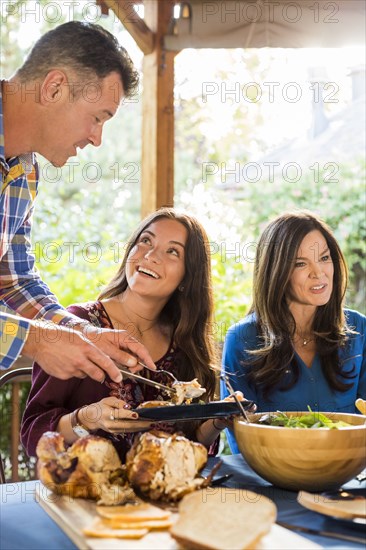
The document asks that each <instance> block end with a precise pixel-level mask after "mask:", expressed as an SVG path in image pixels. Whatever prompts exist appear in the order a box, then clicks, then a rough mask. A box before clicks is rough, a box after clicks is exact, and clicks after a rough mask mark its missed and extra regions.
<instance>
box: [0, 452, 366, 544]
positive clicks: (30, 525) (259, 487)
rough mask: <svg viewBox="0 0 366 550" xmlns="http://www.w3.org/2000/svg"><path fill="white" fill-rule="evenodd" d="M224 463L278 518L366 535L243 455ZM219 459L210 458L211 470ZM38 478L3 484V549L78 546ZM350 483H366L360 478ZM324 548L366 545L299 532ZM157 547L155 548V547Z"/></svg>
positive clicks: (227, 458)
mask: <svg viewBox="0 0 366 550" xmlns="http://www.w3.org/2000/svg"><path fill="white" fill-rule="evenodd" d="M221 458H222V459H223V464H222V466H221V468H220V470H219V472H218V474H217V475H225V474H233V477H232V478H231V479H230V480H228V481H227V482H226V483H225V486H223V487H219V488H217V489H216V490H219V491H225V490H230V488H232V487H235V488H240V489H243V490H245V489H248V490H252V491H254V492H256V493H259V494H263V495H266V496H267V497H269V498H270V499H272V500H273V501H274V502H275V503H276V506H277V509H278V520H279V521H283V522H286V523H289V524H293V525H301V526H304V527H311V528H312V529H321V530H326V531H331V532H337V533H343V534H345V535H350V536H357V537H360V538H362V537H364V536H365V526H361V525H355V524H351V523H349V522H345V521H340V520H336V519H332V518H330V517H327V516H324V515H322V514H317V513H315V512H311V511H310V510H307V509H305V508H303V507H302V506H301V505H300V504H299V503H298V502H297V500H296V498H297V493H295V492H292V491H286V490H285V489H280V488H278V487H274V486H273V485H271V484H270V483H268V482H267V481H265V480H263V479H262V478H261V477H259V476H258V475H257V474H255V473H254V472H253V470H252V469H251V468H250V467H249V466H248V465H247V464H246V463H245V461H244V460H243V458H242V457H241V456H240V455H233V456H225V457H221ZM218 460H219V459H218V458H214V459H210V461H209V464H208V467H207V468H206V469H205V473H207V472H208V471H209V470H210V469H211V468H212V466H213V464H214V463H215V462H217V461H218ZM36 483H39V482H37V481H28V482H24V483H7V484H5V485H1V486H0V498H1V507H0V549H1V550H21V549H22V550H42V549H44V550H59V549H75V548H76V547H75V545H74V544H73V543H72V542H71V540H70V539H69V538H68V537H67V536H66V535H65V534H64V533H63V531H62V530H61V529H60V528H59V527H58V526H57V525H56V523H54V521H53V520H52V519H51V518H50V517H49V516H48V515H47V514H46V512H45V511H44V510H43V509H42V508H41V506H40V505H39V504H38V503H37V502H36V501H35V500H34V490H35V485H36ZM348 486H349V487H352V486H354V487H362V486H363V487H364V486H365V483H363V485H361V484H360V483H358V482H357V481H354V482H351V483H350V484H349V485H348ZM299 534H300V535H301V536H303V537H307V538H309V539H310V540H312V541H314V542H316V543H318V544H319V545H320V546H323V547H324V548H334V549H338V550H339V549H340V548H343V549H347V550H348V549H361V548H362V549H363V550H364V549H365V545H364V544H361V543H360V544H357V543H352V542H343V541H340V540H337V539H333V538H330V537H320V536H311V535H307V534H304V533H299ZM151 550H153V549H151Z"/></svg>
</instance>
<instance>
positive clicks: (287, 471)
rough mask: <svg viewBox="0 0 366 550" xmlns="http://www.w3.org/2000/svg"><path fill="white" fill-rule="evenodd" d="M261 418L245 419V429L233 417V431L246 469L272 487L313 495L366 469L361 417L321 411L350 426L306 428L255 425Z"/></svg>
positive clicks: (364, 427)
mask: <svg viewBox="0 0 366 550" xmlns="http://www.w3.org/2000/svg"><path fill="white" fill-rule="evenodd" d="M307 413H308V411H306V412H288V413H286V414H287V415H288V416H302V415H304V414H307ZM263 414H267V413H263V412H262V413H256V414H251V415H249V420H250V423H249V424H248V423H246V422H245V421H244V420H243V419H242V418H241V417H236V418H235V420H234V432H235V437H236V441H237V444H238V447H239V449H240V452H241V454H242V455H243V457H244V459H245V460H246V461H247V463H248V464H249V466H250V467H251V468H253V470H254V471H255V472H257V474H259V475H260V476H261V477H263V478H264V479H266V480H267V481H270V482H271V483H273V485H277V486H278V487H283V488H285V489H290V490H292V491H299V490H302V489H303V490H305V491H312V492H317V493H318V492H322V491H327V490H329V489H336V488H338V487H340V486H341V485H343V484H344V483H346V482H347V481H350V480H351V479H352V478H354V477H355V476H356V475H357V474H359V473H360V472H361V471H362V470H363V469H364V468H365V467H366V423H365V422H366V416H363V415H359V414H346V413H327V412H324V413H323V414H325V415H326V416H328V417H329V418H331V419H332V420H333V421H334V422H336V421H338V420H343V421H344V422H348V423H349V424H352V426H350V427H343V428H340V429H328V428H313V429H310V428H285V427H281V426H266V425H260V424H255V423H254V422H256V420H258V419H259V418H260V417H261V416H262V415H263ZM269 414H270V413H269Z"/></svg>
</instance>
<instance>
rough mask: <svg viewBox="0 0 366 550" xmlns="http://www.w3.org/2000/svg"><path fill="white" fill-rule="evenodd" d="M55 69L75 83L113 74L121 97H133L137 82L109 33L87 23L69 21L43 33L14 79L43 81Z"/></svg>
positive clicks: (132, 70) (126, 55)
mask: <svg viewBox="0 0 366 550" xmlns="http://www.w3.org/2000/svg"><path fill="white" fill-rule="evenodd" d="M55 68H63V69H69V70H70V71H71V73H72V74H73V75H75V77H77V82H79V83H83V82H90V81H94V80H96V79H103V78H105V77H106V76H108V75H109V74H110V73H112V72H116V73H117V74H118V75H119V76H120V79H121V82H122V85H123V91H124V96H125V97H129V96H131V95H133V94H134V93H135V92H136V89H137V87H138V83H139V76H138V73H137V71H136V70H135V68H134V66H133V63H132V61H131V58H130V56H129V55H128V53H127V51H126V50H125V49H124V48H123V47H122V46H121V45H120V44H119V43H118V41H117V39H116V38H115V37H114V36H113V35H112V34H111V33H110V32H108V31H106V30H105V29H103V27H101V26H100V25H93V24H91V23H81V22H79V21H71V22H69V23H65V24H64V25H60V26H59V27H56V28H55V29H53V30H51V31H49V32H48V33H46V34H45V35H44V36H42V37H41V38H40V39H39V40H38V41H37V42H36V44H35V45H34V46H33V48H32V50H31V52H30V53H29V55H28V57H27V59H26V61H25V62H24V64H23V65H22V67H21V68H20V69H19V70H18V71H17V74H16V76H17V78H18V79H19V80H20V82H23V83H25V82H27V81H28V82H29V81H33V80H43V79H44V78H45V76H46V75H47V74H48V72H49V71H51V70H52V69H55ZM73 84H75V85H76V82H74V83H73Z"/></svg>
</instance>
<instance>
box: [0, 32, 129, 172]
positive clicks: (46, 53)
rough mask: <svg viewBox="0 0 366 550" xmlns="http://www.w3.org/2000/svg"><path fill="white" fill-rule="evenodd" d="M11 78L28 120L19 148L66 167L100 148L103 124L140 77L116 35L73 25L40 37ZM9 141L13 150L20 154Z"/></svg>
mask: <svg viewBox="0 0 366 550" xmlns="http://www.w3.org/2000/svg"><path fill="white" fill-rule="evenodd" d="M12 80H13V85H17V86H18V88H17V90H18V94H17V96H18V104H17V108H18V112H19V109H23V119H24V117H25V118H26V119H27V121H28V128H27V132H25V134H26V136H25V138H24V139H23V143H22V144H20V142H19V140H18V141H17V143H16V146H18V148H20V147H21V148H22V150H21V151H20V152H29V151H32V152H37V153H40V154H41V155H43V156H44V157H45V158H46V159H47V160H49V161H50V162H51V163H52V164H53V165H54V166H63V165H64V164H65V163H66V162H67V160H68V158H69V157H71V156H75V155H76V154H77V152H78V149H83V148H84V147H86V145H88V144H91V145H94V146H96V147H97V146H99V145H100V144H101V140H102V131H103V126H104V123H105V122H106V121H107V120H109V119H110V118H111V117H112V116H114V114H115V113H116V111H117V109H118V107H119V105H120V103H121V101H122V99H123V98H124V97H126V96H131V95H132V94H133V93H134V92H135V91H136V88H137V86H138V81H139V77H138V73H137V71H136V70H135V68H134V66H133V63H132V61H131V59H130V57H129V55H128V53H127V52H126V50H125V49H124V48H123V47H122V46H120V44H119V43H118V41H117V39H116V38H115V37H114V36H113V35H112V34H110V33H109V32H108V31H106V30H105V29H103V28H102V27H100V26H99V25H92V24H89V23H80V22H76V21H73V22H70V23H65V24H64V25H60V26H59V27H57V28H56V29H54V30H52V31H49V32H48V33H47V34H45V35H44V36H43V37H41V38H40V39H39V40H38V42H37V43H36V44H35V45H34V47H33V49H32V50H31V52H30V54H29V56H28V58H27V59H26V61H25V62H24V64H23V66H22V67H21V68H20V69H19V70H18V71H17V73H16V74H15V76H14V78H13V79H12ZM10 99H11V98H10ZM14 111H15V110H14ZM18 118H19V115H18ZM15 123H16V121H15ZM10 126H11V124H10V125H8V127H10ZM17 135H19V133H17ZM8 136H9V134H8ZM15 137H16V135H15ZM23 137H24V136H23ZM10 141H11V138H10V139H8V140H7V139H6V145H7V146H8V148H9V149H8V150H9V151H13V154H14V151H15V153H16V154H20V152H19V151H18V150H16V149H14V145H13V149H12V148H11V145H12V144H11V143H10Z"/></svg>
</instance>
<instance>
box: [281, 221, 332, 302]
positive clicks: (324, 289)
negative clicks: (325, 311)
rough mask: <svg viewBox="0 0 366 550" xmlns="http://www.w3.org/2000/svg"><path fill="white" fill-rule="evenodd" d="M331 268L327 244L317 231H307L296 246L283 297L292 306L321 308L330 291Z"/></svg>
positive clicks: (327, 299)
mask: <svg viewBox="0 0 366 550" xmlns="http://www.w3.org/2000/svg"><path fill="white" fill-rule="evenodd" d="M333 274H334V266H333V261H332V258H331V256H330V251H329V248H328V244H327V241H326V240H325V238H324V237H323V235H322V234H321V233H320V231H317V230H314V231H310V233H308V234H307V235H306V236H305V237H304V238H303V240H302V241H301V244H300V246H299V249H298V251H297V255H296V259H295V267H294V270H293V272H292V275H291V277H290V282H289V288H288V290H287V293H286V296H287V300H288V302H289V303H290V304H291V303H292V302H295V303H297V304H302V305H311V306H322V305H324V304H326V303H327V302H328V301H329V299H330V296H331V294H332V290H333Z"/></svg>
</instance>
